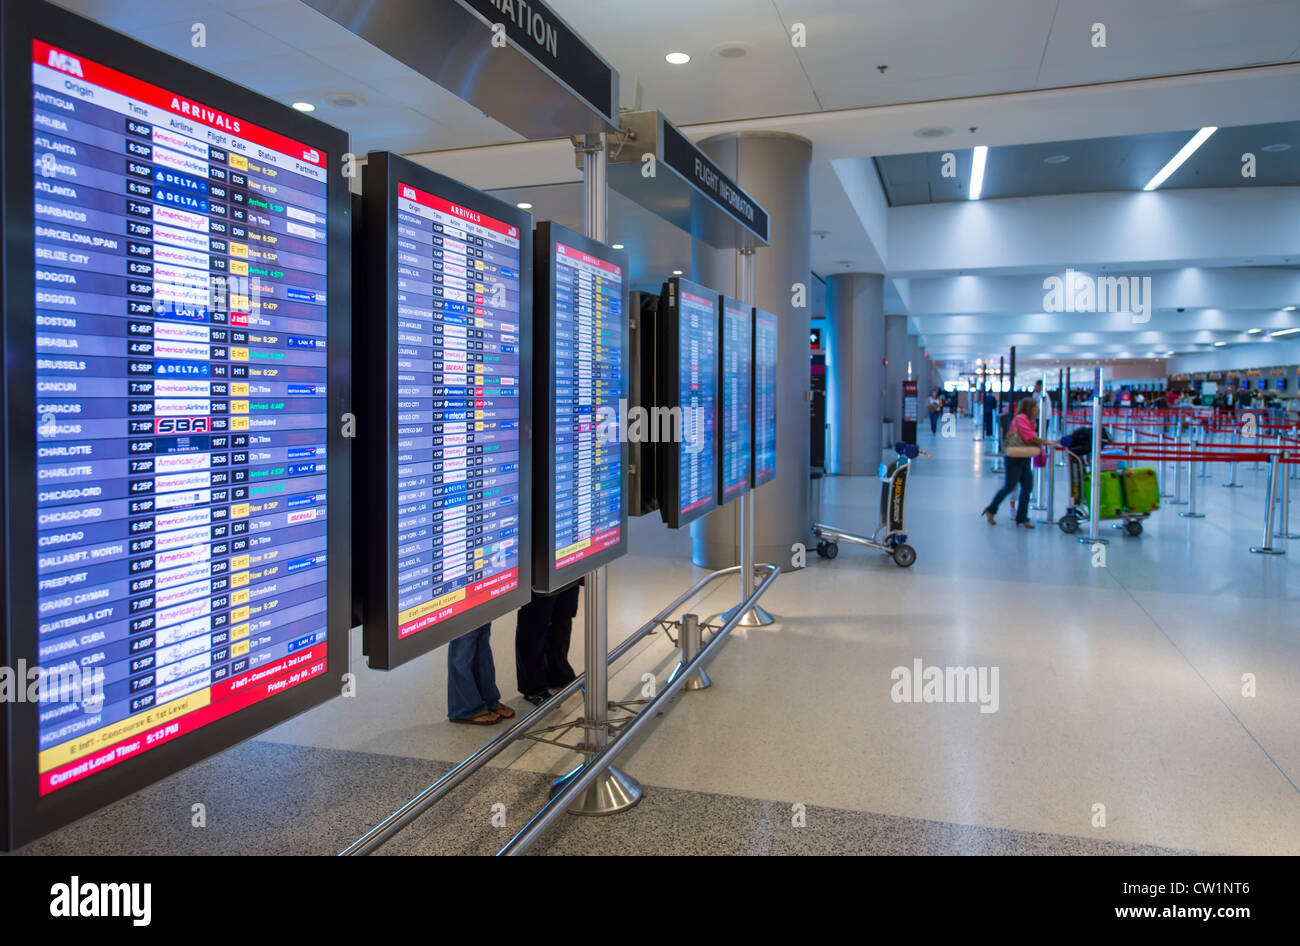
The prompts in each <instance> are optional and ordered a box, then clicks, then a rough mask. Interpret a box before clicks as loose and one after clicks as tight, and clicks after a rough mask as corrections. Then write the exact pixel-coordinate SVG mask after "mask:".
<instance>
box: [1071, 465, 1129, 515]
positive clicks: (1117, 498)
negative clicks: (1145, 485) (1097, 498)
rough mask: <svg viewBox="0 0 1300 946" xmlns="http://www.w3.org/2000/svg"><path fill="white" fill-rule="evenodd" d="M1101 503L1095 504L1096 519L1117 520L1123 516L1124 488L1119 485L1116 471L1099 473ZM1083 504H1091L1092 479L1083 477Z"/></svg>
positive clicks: (1087, 476) (1086, 476) (1118, 476)
mask: <svg viewBox="0 0 1300 946" xmlns="http://www.w3.org/2000/svg"><path fill="white" fill-rule="evenodd" d="M1100 489H1101V502H1100V503H1098V504H1097V506H1098V508H1097V518H1098V519H1118V518H1120V516H1122V515H1124V487H1123V486H1122V485H1121V484H1120V475H1119V471H1118V470H1102V471H1101V487H1100ZM1081 500H1082V502H1083V504H1084V505H1085V506H1086V505H1087V504H1088V503H1090V502H1092V477H1091V476H1089V475H1087V474H1085V475H1084V477H1083V496H1082V497H1081Z"/></svg>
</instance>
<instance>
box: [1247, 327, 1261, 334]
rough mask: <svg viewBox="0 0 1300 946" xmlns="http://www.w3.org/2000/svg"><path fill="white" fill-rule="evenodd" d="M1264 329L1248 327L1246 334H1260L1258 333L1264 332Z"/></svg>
mask: <svg viewBox="0 0 1300 946" xmlns="http://www.w3.org/2000/svg"><path fill="white" fill-rule="evenodd" d="M1262 331H1264V330H1263V329H1262V328H1248V329H1246V334H1247V335H1258V334H1259V333H1260V332H1262Z"/></svg>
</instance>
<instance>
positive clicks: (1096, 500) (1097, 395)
mask: <svg viewBox="0 0 1300 946" xmlns="http://www.w3.org/2000/svg"><path fill="white" fill-rule="evenodd" d="M1088 486H1089V487H1090V488H1089V490H1088V534H1087V535H1081V536H1079V541H1080V542H1082V543H1085V544H1087V545H1092V544H1093V543H1094V542H1100V543H1101V544H1102V545H1107V544H1109V543H1110V539H1103V538H1102V537H1101V536H1100V535H1099V534H1098V533H1097V521H1098V517H1099V516H1100V514H1101V509H1100V506H1101V369H1100V368H1096V369H1094V374H1093V389H1092V475H1091V476H1089V478H1088Z"/></svg>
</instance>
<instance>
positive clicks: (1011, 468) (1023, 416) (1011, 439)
mask: <svg viewBox="0 0 1300 946" xmlns="http://www.w3.org/2000/svg"><path fill="white" fill-rule="evenodd" d="M1037 429H1038V402H1037V401H1035V400H1034V399H1033V398H1032V397H1027V398H1022V399H1021V401H1020V406H1019V409H1018V410H1017V412H1016V416H1015V417H1013V418H1011V425H1010V426H1009V427H1008V428H1007V442H1006V446H1005V453H1006V461H1007V463H1006V467H1007V479H1006V482H1005V483H1003V484H1002V488H1001V489H1000V490H998V492H997V495H996V496H994V497H993V502H991V503H989V504H988V505H987V506H985V507H984V511H983V512H982V513H981V515H982V516H984V518H985V519H987V520H988V524H989V525H991V526H995V525H997V524H998V522H997V520H996V519H995V518H993V517H994V516H996V515H997V512H998V507H999V506H1000V505H1002V500H1004V499H1006V498H1007V497H1008V496H1010V495H1011V491H1012V490H1014V489H1015V488H1016V487H1017V486H1019V487H1020V499H1019V500H1018V501H1017V503H1016V525H1018V526H1024V527H1025V528H1026V529H1032V528H1033V527H1034V524H1033V523H1032V522H1030V521H1029V494H1030V492H1031V491H1032V490H1033V488H1034V468H1033V464H1032V461H1033V458H1034V457H1036V456H1038V455H1040V454H1041V453H1042V452H1043V447H1044V446H1045V445H1046V444H1047V441H1046V440H1043V439H1042V438H1041V437H1039V436H1038V435H1037V434H1036V433H1035V431H1036V430H1037Z"/></svg>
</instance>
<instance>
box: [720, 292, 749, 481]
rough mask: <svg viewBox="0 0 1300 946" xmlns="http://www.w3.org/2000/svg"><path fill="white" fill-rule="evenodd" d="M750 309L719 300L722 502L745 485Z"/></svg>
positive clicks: (725, 299) (747, 438) (746, 474)
mask: <svg viewBox="0 0 1300 946" xmlns="http://www.w3.org/2000/svg"><path fill="white" fill-rule="evenodd" d="M753 324H754V312H753V309H752V308H750V307H749V306H744V305H741V304H740V303H738V302H736V301H735V300H733V299H727V298H725V297H724V298H723V300H722V436H721V437H720V438H719V442H720V444H721V447H722V502H728V501H730V500H732V499H735V498H736V497H737V496H739V495H741V494H742V493H744V492H745V491H746V490H748V489H749V464H750V450H751V447H752V444H751V443H750V436H751V434H752V428H753V423H752V419H751V417H750V410H751V405H750V386H751V384H752V383H753V382H752V379H751V377H750V362H751V361H752V360H753V357H754V351H753V344H754V343H753V337H752V336H753Z"/></svg>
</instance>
